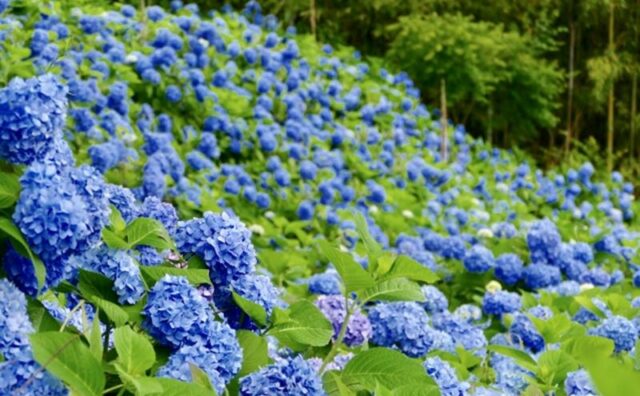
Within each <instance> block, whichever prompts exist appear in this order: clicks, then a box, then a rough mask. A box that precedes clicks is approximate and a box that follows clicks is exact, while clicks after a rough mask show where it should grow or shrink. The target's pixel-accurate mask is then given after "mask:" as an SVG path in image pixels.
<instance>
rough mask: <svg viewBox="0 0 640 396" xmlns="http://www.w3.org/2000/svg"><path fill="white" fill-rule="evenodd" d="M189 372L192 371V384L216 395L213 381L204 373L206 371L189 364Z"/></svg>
mask: <svg viewBox="0 0 640 396" xmlns="http://www.w3.org/2000/svg"><path fill="white" fill-rule="evenodd" d="M189 370H190V371H191V382H193V383H194V384H198V385H200V386H202V387H203V388H205V389H208V390H210V391H212V392H213V393H214V394H215V392H216V391H215V390H214V389H213V386H212V385H211V380H210V379H209V376H208V375H207V373H205V372H204V370H202V369H201V368H200V367H198V366H196V365H195V364H193V363H189Z"/></svg>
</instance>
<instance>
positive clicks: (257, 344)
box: [236, 330, 269, 377]
mask: <svg viewBox="0 0 640 396" xmlns="http://www.w3.org/2000/svg"><path fill="white" fill-rule="evenodd" d="M236 335H237V337H238V341H239V342H240V346H241V347H242V368H241V369H240V374H239V375H240V376H241V377H243V376H245V375H247V374H250V373H253V372H254V371H257V370H258V369H260V368H261V367H263V366H266V365H268V364H269V354H268V346H267V340H266V339H265V338H264V337H261V336H259V335H257V334H256V333H254V332H252V331H249V330H238V331H237V332H236Z"/></svg>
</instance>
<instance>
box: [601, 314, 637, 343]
mask: <svg viewBox="0 0 640 396" xmlns="http://www.w3.org/2000/svg"><path fill="white" fill-rule="evenodd" d="M589 333H590V334H593V335H597V336H600V337H605V338H608V339H610V340H612V341H613V343H614V344H615V350H616V352H622V351H630V350H631V349H633V347H634V346H635V343H636V338H638V329H637V328H636V326H635V325H634V324H633V322H632V321H630V320H629V319H626V318H624V317H622V316H618V315H615V316H611V317H608V318H606V319H604V320H603V321H602V323H600V325H598V327H595V328H593V329H590V330H589Z"/></svg>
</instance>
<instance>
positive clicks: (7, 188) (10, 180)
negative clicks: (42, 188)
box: [0, 172, 20, 209]
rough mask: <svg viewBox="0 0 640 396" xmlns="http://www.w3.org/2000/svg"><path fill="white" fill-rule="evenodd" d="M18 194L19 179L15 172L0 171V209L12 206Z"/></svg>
mask: <svg viewBox="0 0 640 396" xmlns="http://www.w3.org/2000/svg"><path fill="white" fill-rule="evenodd" d="M19 196H20V181H19V177H18V175H16V174H15V173H6V172H0V209H5V208H10V207H12V206H13V205H14V204H15V203H16V201H17V200H18V197H19Z"/></svg>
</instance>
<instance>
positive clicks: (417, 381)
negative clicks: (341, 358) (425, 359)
mask: <svg viewBox="0 0 640 396" xmlns="http://www.w3.org/2000/svg"><path fill="white" fill-rule="evenodd" d="M342 381H343V382H344V383H345V384H346V385H347V386H349V387H350V388H353V387H356V388H358V389H365V390H369V391H373V390H374V389H375V387H376V386H377V385H378V383H379V384H380V385H382V386H384V387H385V388H388V389H391V390H393V389H395V388H398V387H400V386H404V385H417V386H433V384H434V382H433V380H432V379H431V378H430V377H428V376H427V374H426V372H425V370H424V367H422V364H421V363H420V362H419V361H418V360H414V359H411V358H408V357H407V356H405V355H404V354H402V353H401V352H398V351H394V350H392V349H387V348H373V349H369V350H367V351H363V352H361V353H359V354H358V355H356V356H355V357H354V358H353V359H351V360H350V361H349V363H347V365H346V367H345V368H344V370H343V371H342Z"/></svg>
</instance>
